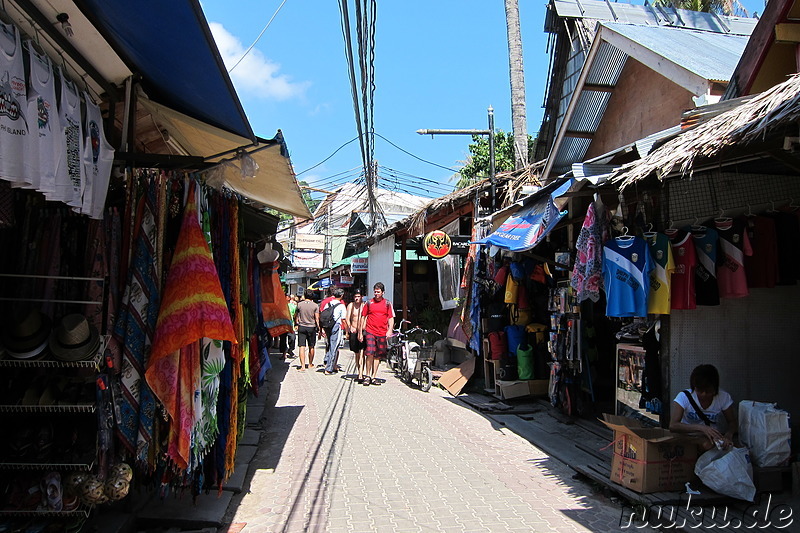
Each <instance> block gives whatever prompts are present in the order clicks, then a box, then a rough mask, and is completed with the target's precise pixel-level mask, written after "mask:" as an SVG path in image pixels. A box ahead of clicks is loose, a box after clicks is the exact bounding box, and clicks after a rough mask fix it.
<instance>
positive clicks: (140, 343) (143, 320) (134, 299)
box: [113, 181, 159, 470]
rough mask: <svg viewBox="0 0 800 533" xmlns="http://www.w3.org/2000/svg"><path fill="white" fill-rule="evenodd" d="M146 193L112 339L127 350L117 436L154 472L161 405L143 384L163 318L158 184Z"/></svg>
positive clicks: (150, 185) (149, 185)
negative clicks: (155, 424) (152, 446)
mask: <svg viewBox="0 0 800 533" xmlns="http://www.w3.org/2000/svg"><path fill="white" fill-rule="evenodd" d="M146 187H147V190H146V192H145V194H144V196H143V197H142V198H141V200H140V201H139V206H138V209H137V216H136V219H137V222H138V224H137V225H136V226H135V227H137V234H136V237H135V239H134V244H133V259H132V261H131V265H130V268H129V269H128V283H127V285H126V286H125V292H124V293H123V296H122V301H121V302H120V309H119V316H118V318H117V323H116V324H115V326H114V335H113V336H114V340H115V342H116V343H117V345H118V346H120V347H121V349H122V365H121V375H122V378H121V388H122V398H121V406H120V413H121V419H120V420H119V422H118V427H117V432H118V436H119V439H120V442H121V443H122V444H123V446H125V448H127V450H128V451H129V452H130V453H132V454H135V456H136V460H137V461H138V462H139V463H140V465H143V466H145V465H146V466H147V467H148V470H152V469H153V466H154V465H153V463H151V462H149V461H148V456H149V451H150V450H149V448H150V442H151V440H152V435H153V418H154V416H155V409H156V404H155V399H154V398H153V393H152V392H151V391H150V387H148V386H147V382H146V381H145V380H144V379H142V378H143V377H144V370H145V363H146V361H147V355H148V353H149V350H150V345H151V343H152V338H153V331H154V330H155V325H156V319H157V317H158V304H159V290H158V287H159V281H158V273H157V272H156V270H155V268H154V265H155V253H156V250H155V242H154V238H155V235H156V231H155V230H156V228H155V213H154V211H153V209H154V207H155V189H156V183H155V182H154V181H149V182H148V183H147V185H146Z"/></svg>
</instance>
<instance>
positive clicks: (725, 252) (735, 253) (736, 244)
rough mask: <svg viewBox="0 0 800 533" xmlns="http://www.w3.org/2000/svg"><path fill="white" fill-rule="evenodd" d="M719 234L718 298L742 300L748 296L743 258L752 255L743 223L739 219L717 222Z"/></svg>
mask: <svg viewBox="0 0 800 533" xmlns="http://www.w3.org/2000/svg"><path fill="white" fill-rule="evenodd" d="M714 225H715V226H716V228H717V232H718V233H719V246H720V261H719V264H718V265H717V281H718V283H719V296H720V298H743V297H745V296H747V295H748V294H750V291H749V290H748V289H747V275H746V274H745V271H744V257H745V256H748V255H753V250H752V248H750V239H749V238H748V236H747V231H746V228H745V223H744V221H743V220H741V219H738V218H737V219H735V220H731V219H727V220H722V219H720V220H717V221H715V222H714Z"/></svg>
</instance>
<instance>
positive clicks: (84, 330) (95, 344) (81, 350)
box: [49, 313, 100, 361]
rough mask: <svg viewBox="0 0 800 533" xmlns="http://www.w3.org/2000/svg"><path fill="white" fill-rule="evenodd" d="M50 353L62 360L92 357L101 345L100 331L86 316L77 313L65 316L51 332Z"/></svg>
mask: <svg viewBox="0 0 800 533" xmlns="http://www.w3.org/2000/svg"><path fill="white" fill-rule="evenodd" d="M49 345H50V353H52V354H53V357H55V358H57V359H61V360H62V361H83V360H85V359H90V358H92V357H93V356H94V355H95V354H96V353H97V350H98V348H99V347H100V332H98V331H97V328H96V327H94V326H93V325H91V324H89V321H88V320H86V317H85V316H83V315H81V314H78V313H75V314H71V315H66V316H64V317H63V318H62V319H61V321H60V322H59V323H58V325H57V326H56V327H55V328H54V329H53V332H52V333H51V334H50V342H49Z"/></svg>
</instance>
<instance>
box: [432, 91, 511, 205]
mask: <svg viewBox="0 0 800 533" xmlns="http://www.w3.org/2000/svg"><path fill="white" fill-rule="evenodd" d="M487 111H488V115H489V129H488V130H417V133H419V134H420V135H430V136H431V137H433V136H434V135H487V136H488V137H489V183H490V185H491V206H492V212H494V211H495V210H496V208H497V206H496V205H495V204H496V200H495V196H496V191H495V157H494V109H493V108H492V106H489V109H488V110H487ZM476 215H477V213H476Z"/></svg>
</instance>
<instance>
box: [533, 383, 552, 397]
mask: <svg viewBox="0 0 800 533" xmlns="http://www.w3.org/2000/svg"><path fill="white" fill-rule="evenodd" d="M528 387H530V389H531V395H532V396H547V395H548V394H549V393H550V380H549V379H532V380H530V381H529V382H528Z"/></svg>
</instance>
